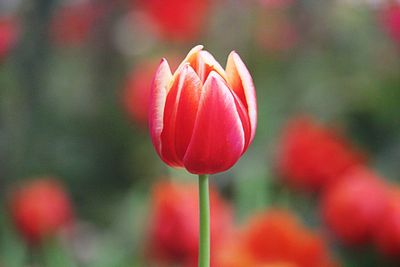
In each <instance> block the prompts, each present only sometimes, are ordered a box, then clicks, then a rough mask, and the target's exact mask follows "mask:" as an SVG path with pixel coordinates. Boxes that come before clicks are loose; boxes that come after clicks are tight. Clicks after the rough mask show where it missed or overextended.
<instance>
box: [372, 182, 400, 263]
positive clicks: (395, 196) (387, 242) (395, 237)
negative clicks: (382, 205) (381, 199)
mask: <svg viewBox="0 0 400 267" xmlns="http://www.w3.org/2000/svg"><path fill="white" fill-rule="evenodd" d="M375 242H376V244H377V247H378V249H379V250H380V251H381V252H382V253H383V254H385V255H389V256H399V255H400V188H399V187H396V188H394V189H392V192H390V195H389V197H388V205H387V208H386V210H385V211H384V213H383V216H382V217H381V218H379V227H378V228H377V231H376V233H375Z"/></svg>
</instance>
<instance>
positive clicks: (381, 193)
mask: <svg viewBox="0 0 400 267" xmlns="http://www.w3.org/2000/svg"><path fill="white" fill-rule="evenodd" d="M386 194H387V188H386V185H385V183H384V182H383V179H382V178H380V177H378V176H377V175H376V174H375V173H373V172H372V171H371V170H368V169H367V168H364V167H357V168H354V169H352V170H350V171H349V172H347V173H346V174H345V175H344V177H342V178H341V181H340V182H338V183H337V184H335V185H334V186H332V187H330V188H328V190H327V191H326V192H325V194H324V196H323V198H322V215H323V217H324V219H325V222H326V224H327V225H328V227H329V228H330V230H331V231H332V232H333V233H334V234H335V235H336V236H337V237H338V238H339V239H340V240H341V241H342V242H344V243H345V244H348V245H359V244H365V243H367V242H369V241H371V240H372V238H373V235H374V233H375V232H376V230H377V228H379V227H380V224H381V222H382V216H383V215H384V210H385V208H386V205H387V196H386Z"/></svg>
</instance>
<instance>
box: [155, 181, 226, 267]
mask: <svg viewBox="0 0 400 267" xmlns="http://www.w3.org/2000/svg"><path fill="white" fill-rule="evenodd" d="M197 190H198V189H197V185H196V184H177V183H169V182H161V183H158V184H156V185H155V187H154V189H153V194H152V209H151V210H152V216H151V220H150V229H149V230H150V231H149V235H150V236H149V237H150V238H149V242H150V246H149V249H150V251H149V254H150V255H149V256H150V258H151V259H152V260H153V261H155V262H156V263H157V264H158V265H160V264H181V265H183V266H185V267H195V266H197V257H198V238H199V233H198V232H199V208H198V196H197V195H198V193H197ZM210 206H211V236H212V240H211V247H212V248H213V247H216V246H218V245H219V244H220V243H221V242H222V241H223V240H224V239H225V238H226V237H227V236H228V235H229V233H230V232H231V229H232V225H233V215H232V210H231V207H230V206H229V205H228V204H227V203H226V202H225V201H224V200H223V199H222V198H221V197H220V196H219V194H218V192H217V191H216V190H215V189H213V188H212V187H211V191H210ZM158 265H157V266H158Z"/></svg>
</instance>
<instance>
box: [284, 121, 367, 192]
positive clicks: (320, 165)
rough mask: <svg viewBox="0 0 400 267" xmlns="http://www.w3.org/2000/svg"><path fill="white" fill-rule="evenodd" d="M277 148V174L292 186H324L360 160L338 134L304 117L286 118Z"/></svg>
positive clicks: (356, 153) (312, 187)
mask: <svg viewBox="0 0 400 267" xmlns="http://www.w3.org/2000/svg"><path fill="white" fill-rule="evenodd" d="M278 150H279V151H278V158H277V160H278V161H277V165H278V166H277V167H278V171H279V172H280V174H281V176H282V177H284V178H285V179H286V180H287V181H288V182H289V183H291V184H293V185H294V186H297V187H301V188H305V189H308V190H314V191H316V190H319V189H323V188H326V187H327V186H328V185H330V184H332V182H336V181H337V180H338V179H339V178H340V177H341V174H343V173H344V172H345V171H346V170H348V169H349V168H351V167H353V166H355V165H359V164H361V163H363V161H364V159H363V157H362V155H361V154H360V153H358V152H356V151H355V150H354V149H353V148H352V147H351V146H350V145H349V144H347V142H346V141H345V140H344V139H343V138H342V137H341V136H339V135H338V134H336V133H335V132H334V131H332V130H331V129H329V128H324V127H323V126H321V125H319V124H318V123H317V122H315V121H313V120H312V119H311V118H308V117H299V118H296V119H293V120H292V121H290V122H289V124H288V125H287V126H286V128H285V129H284V132H283V136H282V138H281V141H280V144H279V146H278Z"/></svg>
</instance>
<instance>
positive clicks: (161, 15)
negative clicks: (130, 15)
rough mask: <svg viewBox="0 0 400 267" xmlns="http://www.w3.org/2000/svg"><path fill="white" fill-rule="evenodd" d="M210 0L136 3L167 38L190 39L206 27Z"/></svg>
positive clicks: (159, 32) (145, 1) (155, 0)
mask: <svg viewBox="0 0 400 267" xmlns="http://www.w3.org/2000/svg"><path fill="white" fill-rule="evenodd" d="M211 3H212V2H211V1H209V0H169V1H165V0H139V1H136V2H135V4H139V7H140V8H141V9H142V10H143V11H144V13H145V14H146V15H147V16H148V17H149V18H150V19H151V21H153V22H154V24H155V26H156V28H157V33H158V34H159V35H160V36H161V37H162V38H165V39H168V40H176V41H190V40H193V39H196V37H197V36H198V35H199V34H200V33H201V30H202V29H204V28H205V27H204V24H205V22H206V19H207V15H209V13H210V12H209V11H210V7H211ZM135 8H136V6H135Z"/></svg>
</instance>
